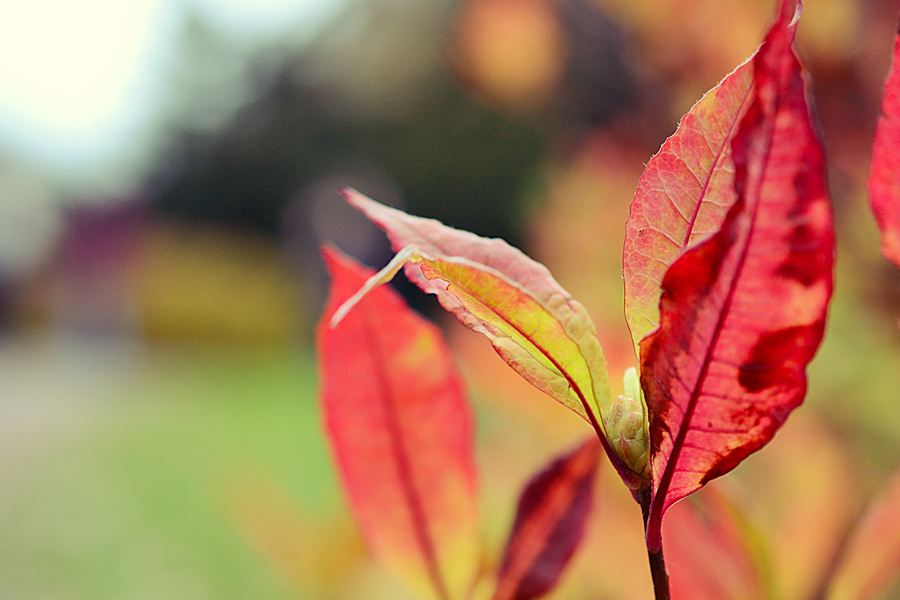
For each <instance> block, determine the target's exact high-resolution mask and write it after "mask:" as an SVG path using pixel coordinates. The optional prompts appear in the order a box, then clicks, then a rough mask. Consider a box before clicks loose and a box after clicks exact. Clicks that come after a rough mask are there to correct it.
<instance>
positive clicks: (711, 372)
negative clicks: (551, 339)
mask: <svg viewBox="0 0 900 600" xmlns="http://www.w3.org/2000/svg"><path fill="white" fill-rule="evenodd" d="M779 13H780V14H779V16H778V19H777V20H776V22H775V24H774V25H773V27H772V29H771V30H770V31H769V33H768V35H767V37H766V40H765V42H764V44H763V46H762V47H761V48H760V50H759V52H758V54H757V55H756V57H755V58H754V62H753V69H754V85H755V97H754V99H753V102H752V103H751V105H750V106H749V108H748V110H747V114H746V115H745V117H744V119H743V120H742V122H741V124H740V127H739V129H738V132H737V134H736V136H735V138H734V140H733V142H732V154H733V156H734V162H735V189H736V190H737V193H738V198H737V201H736V202H735V204H734V205H733V206H732V208H731V209H730V210H729V212H728V215H727V217H726V219H725V222H724V224H723V225H722V228H721V230H720V231H719V232H718V233H716V234H715V235H714V236H713V237H712V238H710V239H708V240H707V241H705V242H703V243H702V244H700V245H698V246H696V247H694V248H692V249H690V250H688V251H687V252H685V253H684V254H682V256H681V257H680V258H679V259H678V260H677V261H676V262H675V263H674V264H673V265H672V267H671V268H670V269H669V270H668V271H667V272H666V275H665V277H664V279H663V284H662V289H663V292H662V296H661V298H660V315H661V318H660V328H659V330H658V331H657V332H656V333H654V334H652V335H650V336H648V337H647V338H645V339H644V341H643V342H641V363H642V372H641V385H642V387H643V388H644V391H645V393H646V394H647V404H648V406H649V411H650V438H651V440H650V443H651V478H652V493H653V498H652V504H651V508H650V513H649V518H648V523H647V544H648V548H649V549H650V550H651V552H658V551H659V549H660V548H661V544H662V540H661V535H660V525H661V521H662V516H663V514H664V513H665V512H666V510H667V509H668V508H669V507H670V506H671V505H672V504H673V503H674V502H676V501H678V500H679V499H681V498H684V497H685V496H687V495H688V494H690V493H692V492H694V491H696V490H697V489H699V488H700V487H701V486H703V485H704V484H705V483H706V482H707V481H709V480H711V479H713V478H715V477H718V476H720V475H723V474H724V473H727V472H728V471H730V470H731V469H733V468H734V467H735V466H737V465H738V464H739V463H740V462H741V461H742V460H743V459H744V458H745V457H746V456H748V455H749V454H751V453H752V452H754V451H756V450H758V449H759V448H761V447H762V446H763V445H764V444H765V443H766V442H768V441H769V440H770V439H771V438H772V436H773V435H774V434H775V431H776V430H777V429H778V428H779V427H780V426H781V424H782V423H783V422H784V420H785V419H786V418H787V416H788V414H789V413H790V412H791V410H793V409H794V408H796V407H797V406H798V405H799V404H800V403H801V402H802V401H803V397H804V395H805V394H806V365H807V363H808V362H809V361H810V360H811V359H812V357H813V355H814V354H815V351H816V349H817V348H818V346H819V343H820V342H821V339H822V334H823V332H824V327H825V314H826V309H827V304H828V300H829V299H830V297H831V290H832V265H833V255H834V239H833V238H834V235H833V226H832V219H831V207H830V203H829V200H828V195H827V190H826V183H825V169H824V157H823V152H822V148H821V144H820V141H819V139H818V136H817V134H816V130H815V126H814V125H813V123H812V120H811V116H810V111H809V107H808V105H807V102H806V86H805V84H804V79H803V71H802V67H801V66H800V63H799V61H798V60H797V58H796V56H795V55H794V53H793V50H792V48H791V46H792V43H793V39H794V32H795V29H796V19H797V17H798V15H799V7H798V5H797V3H796V2H795V1H791V0H786V1H785V2H784V3H783V4H782V5H781V7H780V11H779Z"/></svg>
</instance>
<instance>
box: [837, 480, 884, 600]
mask: <svg viewBox="0 0 900 600" xmlns="http://www.w3.org/2000/svg"><path fill="white" fill-rule="evenodd" d="M898 578H900V473H897V474H895V475H894V477H893V479H892V480H891V482H890V484H889V485H888V487H887V489H886V490H885V491H884V492H883V493H882V494H881V496H880V497H879V498H878V499H877V500H875V502H873V503H872V505H871V506H870V507H869V508H868V510H866V512H865V514H864V515H863V517H862V519H860V521H859V523H858V524H857V526H856V528H855V530H854V531H853V534H852V536H851V538H850V540H849V541H848V543H847V546H846V547H845V551H844V554H843V559H842V560H841V562H840V564H839V565H838V569H837V571H836V572H835V575H834V579H833V580H832V585H831V588H830V590H829V594H828V596H827V597H828V600H871V599H874V598H881V597H883V594H884V593H885V592H887V591H888V589H889V586H890V585H892V584H893V583H894V582H896V581H897V579H898Z"/></svg>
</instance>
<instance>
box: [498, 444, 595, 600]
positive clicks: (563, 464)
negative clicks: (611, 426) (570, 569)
mask: <svg viewBox="0 0 900 600" xmlns="http://www.w3.org/2000/svg"><path fill="white" fill-rule="evenodd" d="M599 451H600V443H599V441H598V440H597V438H594V437H592V438H590V439H588V440H587V441H586V442H584V443H583V444H581V445H580V446H579V447H578V448H576V449H575V450H574V451H572V452H570V453H569V454H566V455H565V456H562V457H560V458H558V459H556V460H555V461H553V462H552V463H551V464H550V465H549V466H548V467H547V468H546V469H544V470H543V471H541V472H540V473H538V474H537V475H536V476H535V477H534V478H533V479H532V480H531V481H530V482H529V483H528V485H527V486H526V487H525V491H524V492H523V493H522V497H521V498H520V500H519V510H518V512H517V513H516V520H515V522H514V523H513V528H512V533H511V534H510V537H509V541H508V542H507V546H506V553H505V555H504V557H503V563H502V564H501V567H500V573H499V576H498V583H497V591H496V593H495V594H494V598H493V600H531V599H532V598H538V597H540V596H542V595H544V594H546V593H547V592H549V591H550V590H551V589H552V588H553V587H554V586H555V585H556V583H557V581H559V577H560V575H561V574H562V572H563V569H564V568H565V567H566V565H567V564H568V562H569V559H571V557H572V555H573V554H574V553H575V550H576V549H577V548H578V545H579V543H580V542H581V538H582V537H583V535H584V529H585V524H586V523H587V518H588V515H589V514H590V512H591V505H592V504H593V489H594V473H595V471H596V467H597V457H598V455H599Z"/></svg>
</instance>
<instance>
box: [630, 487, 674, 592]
mask: <svg viewBox="0 0 900 600" xmlns="http://www.w3.org/2000/svg"><path fill="white" fill-rule="evenodd" d="M635 497H636V499H637V501H638V504H640V505H641V516H642V517H643V519H644V533H645V534H646V533H647V520H648V519H649V517H650V504H651V500H652V495H651V492H650V486H646V487H643V488H641V489H639V490H638V491H637V493H636V494H635ZM647 558H648V559H649V560H650V577H651V579H652V580H653V597H654V599H655V600H670V595H669V573H668V572H667V571H666V559H665V557H663V551H662V546H660V548H659V552H650V550H649V548H648V549H647Z"/></svg>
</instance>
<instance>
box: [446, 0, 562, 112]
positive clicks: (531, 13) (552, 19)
mask: <svg viewBox="0 0 900 600" xmlns="http://www.w3.org/2000/svg"><path fill="white" fill-rule="evenodd" d="M564 61H565V50H564V47H563V32H562V30H561V28H560V24H559V21H558V20H557V17H556V15H555V14H554V12H553V9H552V7H551V5H550V3H549V2H548V1H547V0H468V1H467V2H466V4H465V5H464V6H463V8H462V12H461V15H460V20H459V28H458V36H457V45H456V62H457V66H458V68H459V71H460V72H461V74H462V75H463V77H464V78H465V79H467V80H468V82H469V83H470V84H471V85H472V86H473V87H475V88H476V89H477V90H478V91H479V92H480V93H481V94H482V95H483V96H485V97H486V98H487V99H488V100H490V101H493V102H496V103H498V104H500V105H502V106H503V107H505V108H509V109H513V110H521V111H527V110H529V109H533V108H536V107H537V106H539V105H540V104H541V102H543V101H544V100H545V99H546V98H547V96H548V95H549V94H550V92H551V91H552V89H553V86H554V85H555V84H556V83H557V82H558V81H559V78H560V76H561V74H562V71H563V67H564Z"/></svg>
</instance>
